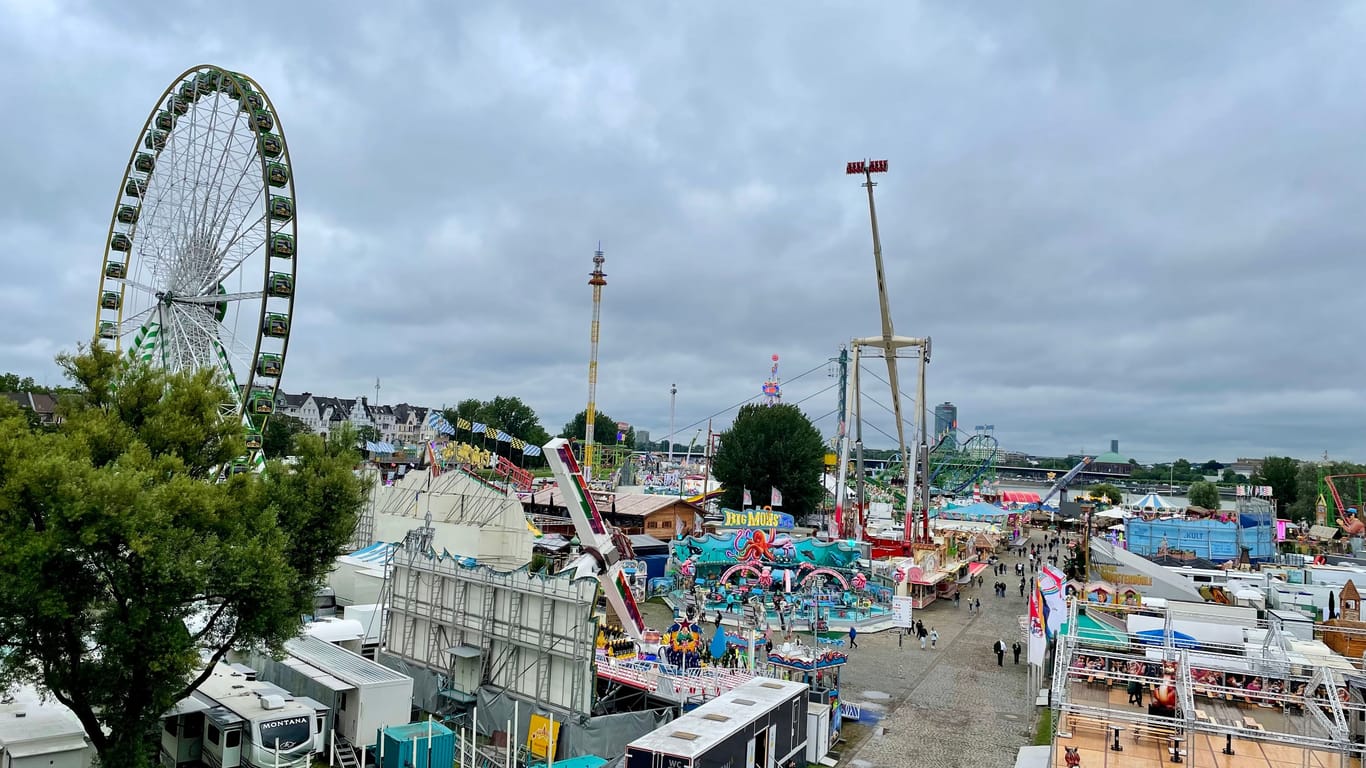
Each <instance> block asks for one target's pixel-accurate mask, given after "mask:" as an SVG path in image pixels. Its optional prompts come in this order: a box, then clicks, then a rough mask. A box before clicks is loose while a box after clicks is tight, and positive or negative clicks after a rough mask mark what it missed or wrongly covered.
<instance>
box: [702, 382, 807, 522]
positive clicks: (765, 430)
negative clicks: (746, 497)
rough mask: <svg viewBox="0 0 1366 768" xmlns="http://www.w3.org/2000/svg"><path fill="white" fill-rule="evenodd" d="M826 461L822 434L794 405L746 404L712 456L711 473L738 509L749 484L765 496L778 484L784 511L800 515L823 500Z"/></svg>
mask: <svg viewBox="0 0 1366 768" xmlns="http://www.w3.org/2000/svg"><path fill="white" fill-rule="evenodd" d="M824 466H825V443H824V441H822V440H821V433H820V432H819V431H817V429H816V427H815V426H813V425H812V424H811V421H810V419H808V418H806V415H805V414H803V413H802V412H801V409H799V408H798V407H797V406H795V405H789V404H781V405H758V404H751V405H746V406H744V407H742V408H741V409H740V411H739V413H737V414H736V416H735V421H734V423H732V424H731V427H730V429H728V430H726V431H725V432H724V433H722V435H721V447H720V448H719V449H718V450H717V452H716V456H715V457H714V458H713V459H712V473H713V474H715V475H716V479H717V480H719V481H721V483H722V484H723V485H724V486H725V488H726V490H725V494H724V496H723V498H722V501H723V503H724V504H725V505H726V506H729V507H733V508H736V509H739V508H740V506H741V501H742V499H741V496H742V494H743V493H744V489H746V488H748V489H750V490H751V491H753V492H754V493H755V494H757V498H758V499H765V498H767V495H768V491H769V488H770V487H776V488H777V489H778V490H779V491H781V492H782V494H783V511H784V512H790V513H792V514H794V515H798V516H800V515H804V514H808V513H810V512H813V511H815V510H816V509H818V508H819V507H820V505H821V502H822V501H824V499H825V487H824V486H823V485H821V472H822V470H823V469H824Z"/></svg>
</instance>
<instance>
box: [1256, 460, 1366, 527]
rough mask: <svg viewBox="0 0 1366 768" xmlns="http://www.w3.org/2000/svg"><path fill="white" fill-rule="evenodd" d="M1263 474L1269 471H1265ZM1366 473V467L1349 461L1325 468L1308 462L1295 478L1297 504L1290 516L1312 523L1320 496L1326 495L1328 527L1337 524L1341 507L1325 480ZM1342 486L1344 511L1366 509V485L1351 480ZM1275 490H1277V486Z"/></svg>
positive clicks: (1340, 487)
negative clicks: (1335, 476) (1334, 476)
mask: <svg viewBox="0 0 1366 768" xmlns="http://www.w3.org/2000/svg"><path fill="white" fill-rule="evenodd" d="M1262 472H1263V474H1264V473H1265V472H1266V468H1265V467H1263V468H1262ZM1362 473H1366V466H1362V465H1361V464H1353V463H1351V462H1347V461H1332V462H1327V463H1324V464H1318V463H1314V462H1305V463H1303V464H1301V465H1300V466H1299V469H1298V471H1297V472H1296V476H1295V501H1294V502H1293V503H1292V504H1291V505H1290V508H1289V515H1290V517H1291V518H1292V519H1294V520H1297V521H1301V522H1304V521H1309V520H1313V519H1314V505H1315V504H1316V503H1317V502H1318V498H1319V494H1320V493H1322V494H1323V497H1324V502H1325V503H1326V504H1327V506H1328V523H1329V525H1332V524H1333V521H1334V519H1335V517H1336V515H1337V514H1338V510H1337V504H1336V503H1335V502H1334V500H1333V494H1332V492H1331V491H1330V490H1329V489H1328V486H1327V485H1326V484H1325V483H1324V481H1323V478H1325V477H1327V476H1330V475H1354V474H1362ZM1336 482H1338V486H1337V488H1338V495H1339V496H1340V497H1341V498H1342V503H1343V506H1344V507H1356V508H1357V509H1362V508H1363V503H1366V484H1363V485H1358V484H1357V483H1356V482H1355V480H1352V479H1348V480H1346V481H1336ZM1272 488H1273V489H1274V488H1275V486H1274V485H1273V486H1272Z"/></svg>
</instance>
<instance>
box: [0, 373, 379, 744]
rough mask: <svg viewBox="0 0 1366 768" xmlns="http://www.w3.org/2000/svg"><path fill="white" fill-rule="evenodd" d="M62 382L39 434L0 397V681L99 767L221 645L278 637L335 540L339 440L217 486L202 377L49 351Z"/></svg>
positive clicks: (214, 429)
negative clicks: (73, 735) (30, 693)
mask: <svg viewBox="0 0 1366 768" xmlns="http://www.w3.org/2000/svg"><path fill="white" fill-rule="evenodd" d="M59 362H60V363H61V365H62V367H63V368H64V369H65V370H66V373H67V376H68V377H69V378H70V379H71V380H72V381H73V382H74V383H75V384H76V390H77V394H76V395H74V396H73V397H71V398H67V399H66V400H64V402H63V408H64V409H65V414H64V415H65V417H66V419H65V421H64V423H63V424H62V425H61V426H60V427H59V428H58V429H57V430H55V431H53V432H41V431H34V430H30V429H28V428H27V424H26V423H25V421H24V420H23V418H22V417H21V416H20V415H19V414H18V413H17V412H16V410H15V409H14V408H13V407H7V406H5V405H3V404H0V540H3V541H4V542H5V546H3V547H0V573H4V574H5V577H4V578H3V579H0V688H4V687H6V686H7V685H9V684H12V683H15V682H20V681H26V682H32V683H35V684H37V685H39V686H41V687H43V688H45V689H46V690H48V691H50V692H51V693H52V695H53V696H54V697H55V698H56V699H57V700H58V701H60V702H61V703H63V704H65V705H66V706H67V707H69V708H70V709H71V710H72V711H73V712H74V713H75V715H76V717H77V718H79V720H80V721H81V723H82V725H83V726H84V728H85V731H86V734H87V735H88V736H89V738H90V740H91V742H92V743H93V745H94V747H95V749H96V751H97V752H98V754H99V758H100V763H101V764H102V765H103V766H106V767H107V768H123V767H124V766H146V765H148V764H149V763H150V759H151V756H152V755H154V754H155V746H156V739H157V733H158V726H159V720H160V716H161V715H162V714H163V713H164V712H165V711H166V710H167V709H169V708H170V707H171V706H172V705H173V704H174V703H175V702H176V701H178V700H179V699H181V698H184V697H185V696H187V695H188V694H189V692H190V691H192V690H193V689H194V687H195V686H196V685H198V683H199V682H200V681H202V679H203V678H204V676H205V675H206V674H207V670H206V666H205V663H204V661H203V659H205V658H207V659H209V660H210V661H209V664H208V668H211V667H212V665H213V663H214V662H216V661H218V660H219V659H221V658H222V657H223V655H224V654H225V653H226V652H227V651H228V649H229V648H230V647H234V646H237V647H241V646H252V645H263V646H266V647H269V648H272V649H278V648H279V647H280V645H281V644H282V643H283V642H284V641H285V640H287V639H289V638H290V637H293V636H294V635H295V634H297V632H298V631H299V627H300V618H301V616H303V615H304V614H306V613H309V612H310V611H311V608H312V597H313V594H314V592H315V591H316V589H317V587H318V585H319V584H320V583H321V581H322V579H323V578H324V577H325V575H326V573H327V570H328V568H329V567H330V565H331V563H332V561H333V559H334V558H335V556H336V555H337V554H338V553H339V551H340V549H341V547H342V546H343V545H344V543H345V542H346V541H347V539H348V538H349V536H350V532H351V530H352V528H353V527H354V523H355V519H356V515H357V513H358V511H359V509H360V507H361V503H362V499H363V488H362V486H361V482H360V480H358V479H357V478H356V476H355V475H354V474H353V473H352V472H351V468H352V467H353V466H354V462H355V457H354V455H353V454H352V453H351V447H350V446H337V445H336V444H333V445H327V444H325V443H324V442H323V440H322V439H321V438H318V437H315V436H312V435H302V436H300V437H299V438H298V440H297V456H298V462H297V464H296V465H294V466H291V467H286V466H284V465H282V464H279V463H276V462H272V463H270V464H268V465H267V468H266V471H265V472H264V473H261V474H251V473H248V474H238V475H233V476H231V477H228V478H226V479H223V480H221V481H219V480H220V468H222V467H225V466H228V465H230V463H231V462H232V460H233V459H234V457H236V456H239V455H241V454H242V453H243V450H244V448H243V439H242V430H241V426H240V425H239V424H237V423H235V422H232V421H230V420H224V419H222V418H220V417H219V415H218V408H219V404H220V403H222V402H224V401H225V400H226V399H227V398H228V393H227V391H226V390H225V389H224V388H223V386H222V385H221V384H220V383H219V381H217V380H216V379H215V378H214V376H213V374H212V373H210V372H200V373H196V374H167V373H165V372H162V371H158V370H153V369H151V368H148V367H144V366H131V367H130V366H129V364H128V363H126V362H124V361H123V359H121V358H120V357H119V356H118V355H117V354H116V353H114V352H112V351H106V350H104V349H102V348H101V347H99V346H96V347H95V348H93V349H91V350H90V351H89V352H87V353H84V354H81V355H79V356H75V357H64V358H60V359H59Z"/></svg>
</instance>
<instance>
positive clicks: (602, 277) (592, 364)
mask: <svg viewBox="0 0 1366 768" xmlns="http://www.w3.org/2000/svg"><path fill="white" fill-rule="evenodd" d="M605 261H607V258H606V257H605V256H603V255H602V243H598V249H597V250H596V251H593V271H592V272H591V273H589V277H588V284H589V285H591V286H593V329H592V334H591V346H590V349H589V353H588V410H587V411H585V412H584V415H583V431H584V436H583V474H584V477H585V478H586V479H588V480H592V479H593V470H594V469H595V468H596V467H595V466H594V461H593V459H594V456H593V427H594V426H595V425H594V423H593V422H594V420H595V419H594V417H595V416H597V413H598V402H597V401H598V322H599V320H600V318H601V317H602V287H603V286H604V285H607V273H606V272H603V271H602V265H603V262H605Z"/></svg>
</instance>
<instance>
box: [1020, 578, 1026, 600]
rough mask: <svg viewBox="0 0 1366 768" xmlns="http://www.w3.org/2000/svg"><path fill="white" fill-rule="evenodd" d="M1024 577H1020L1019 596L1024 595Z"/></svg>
mask: <svg viewBox="0 0 1366 768" xmlns="http://www.w3.org/2000/svg"><path fill="white" fill-rule="evenodd" d="M1024 588H1025V577H1023V576H1021V577H1020V597H1024Z"/></svg>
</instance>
